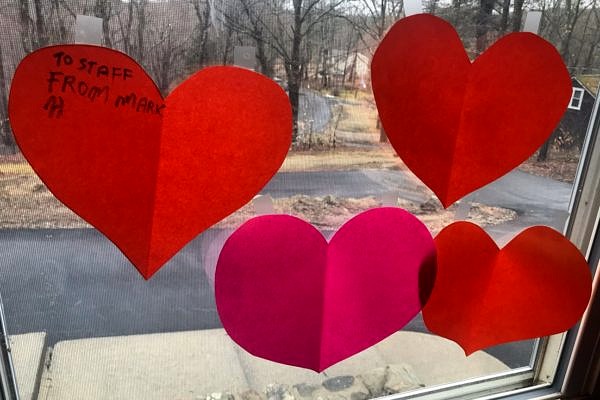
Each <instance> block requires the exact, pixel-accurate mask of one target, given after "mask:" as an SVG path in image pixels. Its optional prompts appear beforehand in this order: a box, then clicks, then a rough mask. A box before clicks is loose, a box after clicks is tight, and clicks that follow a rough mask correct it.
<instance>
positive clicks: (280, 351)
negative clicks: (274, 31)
mask: <svg viewBox="0 0 600 400" xmlns="http://www.w3.org/2000/svg"><path fill="white" fill-rule="evenodd" d="M434 276H435V246H434V243H433V239H432V237H431V234H430V233H429V231H428V230H427V228H426V227H425V226H424V225H423V224H422V223H421V222H420V221H419V220H418V219H417V218H415V217H414V216H412V215H411V214H410V213H408V212H406V211H404V210H402V209H400V208H391V207H389V208H377V209H372V210H369V211H365V212H363V213H361V214H359V215H357V216H355V217H354V218H352V219H351V220H349V221H348V222H346V223H345V224H344V225H343V226H342V227H341V228H340V229H339V230H338V231H337V232H336V233H335V235H334V236H333V237H332V238H331V240H330V241H329V243H327V240H326V239H325V238H324V237H323V235H322V234H321V233H320V232H319V231H318V230H317V229H315V228H314V227H313V226H312V225H310V224H308V223H307V222H304V221H302V220H301V219H298V218H296V217H292V216H288V215H266V216H261V217H256V218H253V219H251V220H249V221H248V222H246V223H245V224H244V225H242V226H241V227H240V228H238V229H237V230H236V231H235V232H234V233H233V234H232V235H231V236H230V237H229V239H228V240H227V241H226V242H225V245H224V247H223V249H222V250H221V254H220V256H219V260H218V262H217V269H216V277H215V295H216V301H217V309H218V312H219V316H220V318H221V322H222V323H223V326H224V327H225V329H226V330H227V332H228V334H229V335H230V337H231V338H232V339H233V340H234V341H235V342H237V343H238V344H239V345H240V346H241V347H243V348H244V349H246V350H247V351H248V352H250V353H252V354H254V355H256V356H258V357H262V358H266V359H268V360H272V361H276V362H279V363H283V364H288V365H294V366H299V367H303V368H309V369H312V370H314V371H322V370H324V369H326V368H327V367H329V366H331V365H333V364H335V363H337V362H339V361H341V360H344V359H346V358H348V357H350V356H352V355H353V354H356V353H358V352H360V351H362V350H364V349H366V348H368V347H370V346H372V345H374V344H376V343H378V342H379V341H381V340H383V339H385V338H386V337H387V336H389V335H391V334H393V333H394V332H396V331H398V330H399V329H401V328H402V327H403V326H404V325H406V324H407V323H408V322H409V321H410V320H411V319H412V318H413V317H414V316H415V315H416V314H417V313H418V312H419V311H420V310H421V308H422V305H423V304H424V303H425V301H426V300H427V298H428V297H429V293H430V290H431V285H432V283H433V279H434Z"/></svg>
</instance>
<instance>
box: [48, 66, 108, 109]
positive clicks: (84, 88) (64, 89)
mask: <svg viewBox="0 0 600 400" xmlns="http://www.w3.org/2000/svg"><path fill="white" fill-rule="evenodd" d="M54 92H61V93H74V94H78V95H80V96H83V97H87V98H88V99H89V100H90V101H95V100H96V99H97V98H102V97H104V102H105V103H106V102H108V97H109V95H108V92H109V88H108V85H105V86H95V85H90V84H88V83H87V82H86V81H83V80H80V81H77V78H76V77H75V75H65V74H64V73H62V72H60V71H50V74H49V76H48V93H54Z"/></svg>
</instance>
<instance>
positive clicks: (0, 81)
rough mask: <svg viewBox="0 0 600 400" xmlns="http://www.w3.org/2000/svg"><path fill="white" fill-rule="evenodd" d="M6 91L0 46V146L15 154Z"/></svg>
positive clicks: (0, 47) (0, 48)
mask: <svg viewBox="0 0 600 400" xmlns="http://www.w3.org/2000/svg"><path fill="white" fill-rule="evenodd" d="M7 96H8V90H7V87H6V75H5V73H4V54H3V52H2V46H1V45H0V119H1V120H0V140H1V142H2V144H3V145H4V146H5V147H6V148H7V149H8V150H9V151H10V152H11V153H12V154H14V153H16V152H17V145H16V143H15V138H14V137H13V135H12V132H11V129H10V125H9V122H8V97H7Z"/></svg>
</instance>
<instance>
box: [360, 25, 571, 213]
mask: <svg viewBox="0 0 600 400" xmlns="http://www.w3.org/2000/svg"><path fill="white" fill-rule="evenodd" d="M371 79H372V85H373V94H374V96H375V101H376V103H377V109H378V111H379V116H380V118H381V122H382V124H383V127H384V128H385V132H386V134H387V136H388V138H389V140H390V142H391V144H392V145H393V147H394V149H395V150H396V152H397V153H398V155H399V156H400V157H401V158H402V160H403V161H404V162H405V163H406V165H407V166H408V168H410V169H411V170H412V171H413V172H414V173H415V175H417V176H418V177H419V178H420V179H421V180H422V181H423V182H424V183H425V184H426V185H427V186H428V187H429V188H430V189H431V190H433V191H434V192H435V194H436V195H437V196H438V198H439V199H440V201H441V202H442V204H444V206H445V207H447V206H449V205H451V204H452V203H454V202H455V201H456V200H458V199H460V198H461V197H463V196H465V195H466V194H468V193H470V192H472V191H474V190H476V189H478V188H480V187H482V186H484V185H486V184H488V183H490V182H492V181H493V180H495V179H497V178H499V177H500V176H502V175H504V174H505V173H507V172H509V171H510V170H511V169H513V168H515V167H516V166H518V165H519V164H520V163H521V162H523V161H525V160H526V159H527V158H528V157H529V156H530V155H531V154H533V153H534V152H535V150H536V149H537V148H538V147H539V146H540V145H541V144H542V143H543V142H544V141H545V140H546V139H547V138H548V137H549V136H550V134H551V133H552V131H553V130H554V128H555V127H556V125H557V124H558V122H559V120H560V118H561V116H562V114H563V113H564V111H565V109H566V107H567V104H568V103H569V99H570V96H571V86H572V85H571V79H570V77H569V73H568V71H567V69H566V68H565V65H564V64H563V62H562V60H561V58H560V55H559V54H558V52H557V51H556V50H555V49H554V47H553V46H552V45H551V44H550V43H548V42H546V41H545V40H543V39H541V38H540V37H538V36H537V35H534V34H532V33H511V34H509V35H507V36H505V37H503V38H502V39H500V40H498V41H497V42H496V43H495V44H494V45H492V46H491V47H490V48H489V49H488V50H487V51H486V52H485V53H483V54H482V55H481V56H479V57H478V58H477V59H476V60H475V61H474V62H473V63H471V61H470V60H469V57H468V56H467V54H466V53H465V50H464V48H463V45H462V43H461V41H460V38H459V36H458V34H457V33H456V31H455V30H454V28H453V27H452V26H451V25H450V24H449V23H447V22H445V21H444V20H442V19H440V18H437V17H434V16H432V15H427V14H419V15H414V16H410V17H407V18H404V19H402V20H400V21H398V22H397V23H396V24H395V25H394V26H393V27H392V28H391V29H390V31H389V32H388V33H387V35H386V36H385V37H384V38H383V40H382V41H381V43H380V45H379V47H378V48H377V51H376V52H375V54H374V56H373V61H372V64H371Z"/></svg>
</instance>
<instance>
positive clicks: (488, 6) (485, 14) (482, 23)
mask: <svg viewBox="0 0 600 400" xmlns="http://www.w3.org/2000/svg"><path fill="white" fill-rule="evenodd" d="M493 10H494V0H480V7H479V12H478V13H477V24H476V27H475V34H476V37H477V53H478V54H481V53H483V52H484V51H485V49H486V48H487V46H488V42H489V39H488V34H489V31H490V28H491V19H492V11H493Z"/></svg>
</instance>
